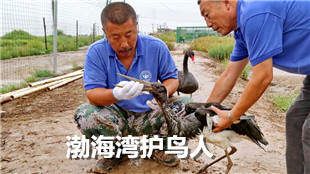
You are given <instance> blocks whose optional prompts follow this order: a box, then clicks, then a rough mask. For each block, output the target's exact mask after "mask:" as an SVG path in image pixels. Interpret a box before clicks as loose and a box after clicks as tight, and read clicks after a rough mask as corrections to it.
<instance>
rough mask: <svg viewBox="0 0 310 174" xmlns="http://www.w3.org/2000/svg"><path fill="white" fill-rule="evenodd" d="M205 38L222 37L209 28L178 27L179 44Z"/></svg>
mask: <svg viewBox="0 0 310 174" xmlns="http://www.w3.org/2000/svg"><path fill="white" fill-rule="evenodd" d="M204 36H220V34H218V33H217V32H216V31H213V30H212V28H208V27H204V26H201V27H177V43H180V42H190V41H192V40H194V39H196V38H199V37H204Z"/></svg>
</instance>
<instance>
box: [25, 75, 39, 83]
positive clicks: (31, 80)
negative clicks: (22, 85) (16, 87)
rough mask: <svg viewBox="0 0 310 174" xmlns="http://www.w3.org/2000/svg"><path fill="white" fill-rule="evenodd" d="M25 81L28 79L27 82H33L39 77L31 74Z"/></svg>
mask: <svg viewBox="0 0 310 174" xmlns="http://www.w3.org/2000/svg"><path fill="white" fill-rule="evenodd" d="M25 81H26V82H27V83H32V82H36V81H38V78H37V77H35V76H30V77H27V78H26V79H25Z"/></svg>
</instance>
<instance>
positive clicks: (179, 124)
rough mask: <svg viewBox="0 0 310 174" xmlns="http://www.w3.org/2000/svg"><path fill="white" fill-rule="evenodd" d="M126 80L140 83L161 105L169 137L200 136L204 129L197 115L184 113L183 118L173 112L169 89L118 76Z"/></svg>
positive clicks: (154, 83) (153, 83) (159, 84)
mask: <svg viewBox="0 0 310 174" xmlns="http://www.w3.org/2000/svg"><path fill="white" fill-rule="evenodd" d="M118 75H120V76H122V77H124V78H127V79H129V80H132V81H138V82H140V83H142V84H144V86H145V88H144V89H143V90H145V91H149V92H150V93H151V94H152V95H153V96H154V98H155V100H156V101H157V103H158V104H159V106H160V108H161V110H162V112H163V115H164V117H165V120H166V123H167V126H168V134H169V136H172V135H177V136H179V137H187V138H193V137H196V135H198V134H200V130H201V129H202V127H203V126H202V124H201V123H200V121H199V120H198V119H197V118H196V116H195V113H191V114H186V113H185V112H184V115H183V116H180V115H176V114H175V112H174V111H173V110H172V108H173V106H172V103H171V102H169V98H168V95H167V89H166V88H165V86H164V85H163V84H161V83H159V82H146V81H142V80H138V79H135V78H132V77H128V76H125V75H123V74H118Z"/></svg>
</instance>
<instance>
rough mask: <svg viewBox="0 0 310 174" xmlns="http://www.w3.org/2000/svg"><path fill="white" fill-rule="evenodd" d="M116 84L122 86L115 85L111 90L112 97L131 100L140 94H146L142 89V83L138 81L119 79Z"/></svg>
mask: <svg viewBox="0 0 310 174" xmlns="http://www.w3.org/2000/svg"><path fill="white" fill-rule="evenodd" d="M117 85H118V86H122V87H115V88H114V89H113V91H112V93H113V96H114V98H115V99H117V100H131V99H133V98H136V97H137V96H139V95H141V94H146V92H144V91H142V89H143V84H141V83H139V82H134V81H121V82H119V83H118V84H117ZM147 93H148V92H147Z"/></svg>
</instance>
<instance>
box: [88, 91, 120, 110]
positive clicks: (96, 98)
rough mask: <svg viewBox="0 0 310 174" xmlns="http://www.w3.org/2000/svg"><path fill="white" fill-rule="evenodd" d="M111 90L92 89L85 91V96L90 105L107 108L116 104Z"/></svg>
mask: <svg viewBox="0 0 310 174" xmlns="http://www.w3.org/2000/svg"><path fill="white" fill-rule="evenodd" d="M112 90H113V89H105V88H94V89H90V90H87V91H86V96H87V98H88V100H89V103H90V104H93V105H97V106H108V105H111V104H113V103H116V102H117V101H118V100H116V99H115V98H114V96H113V94H112Z"/></svg>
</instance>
